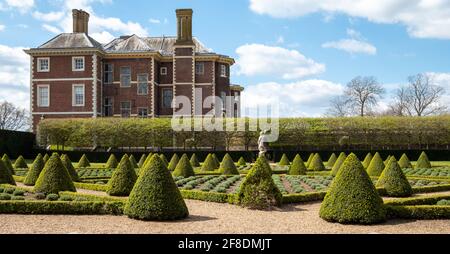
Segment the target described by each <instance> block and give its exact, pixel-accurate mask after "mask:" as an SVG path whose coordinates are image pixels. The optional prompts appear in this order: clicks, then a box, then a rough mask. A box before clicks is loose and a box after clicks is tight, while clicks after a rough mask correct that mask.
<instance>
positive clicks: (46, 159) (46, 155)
mask: <svg viewBox="0 0 450 254" xmlns="http://www.w3.org/2000/svg"><path fill="white" fill-rule="evenodd" d="M42 159H43V160H44V163H47V161H48V159H50V156H48V154H44V158H42Z"/></svg>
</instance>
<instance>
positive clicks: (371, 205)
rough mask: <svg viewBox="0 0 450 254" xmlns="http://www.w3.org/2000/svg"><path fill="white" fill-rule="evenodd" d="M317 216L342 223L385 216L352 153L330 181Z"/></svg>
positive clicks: (373, 221) (375, 193)
mask: <svg viewBox="0 0 450 254" xmlns="http://www.w3.org/2000/svg"><path fill="white" fill-rule="evenodd" d="M319 216H320V217H321V218H322V219H324V220H326V221H330V222H339V223H343V224H374V223H378V222H382V221H384V220H385V219H386V211H385V209H384V206H383V200H382V199H381V197H380V196H379V195H378V192H377V190H376V189H375V186H373V183H372V180H371V179H370V177H369V175H368V174H367V172H366V171H365V170H364V168H363V166H362V164H361V162H359V160H358V158H357V157H356V155H355V154H353V153H352V154H350V155H349V156H348V157H347V158H346V159H345V161H344V163H343V164H342V167H341V169H340V170H339V171H338V173H337V175H336V177H335V178H334V180H333V182H332V183H331V186H330V188H329V189H328V192H327V194H326V195H325V198H324V200H323V202H322V205H321V207H320V212H319Z"/></svg>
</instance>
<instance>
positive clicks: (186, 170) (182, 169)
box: [172, 154, 195, 177]
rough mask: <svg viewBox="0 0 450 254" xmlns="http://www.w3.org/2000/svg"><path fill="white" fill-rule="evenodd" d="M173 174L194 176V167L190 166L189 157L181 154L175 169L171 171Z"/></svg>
mask: <svg viewBox="0 0 450 254" xmlns="http://www.w3.org/2000/svg"><path fill="white" fill-rule="evenodd" d="M172 175H173V176H183V177H190V176H194V175H195V173H194V169H193V168H192V165H191V162H190V161H189V157H188V156H187V154H183V155H182V156H181V159H180V160H179V162H178V164H177V166H176V167H175V170H174V171H173V173H172Z"/></svg>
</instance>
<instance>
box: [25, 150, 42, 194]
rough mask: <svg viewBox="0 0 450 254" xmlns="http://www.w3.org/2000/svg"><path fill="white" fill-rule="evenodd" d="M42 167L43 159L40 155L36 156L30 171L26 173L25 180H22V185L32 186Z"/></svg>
mask: <svg viewBox="0 0 450 254" xmlns="http://www.w3.org/2000/svg"><path fill="white" fill-rule="evenodd" d="M44 165H45V163H44V158H43V157H42V155H41V154H38V155H37V156H36V158H35V159H34V161H33V165H31V169H30V170H29V171H28V173H27V175H26V177H25V179H24V180H23V184H25V185H28V186H33V185H34V184H35V183H36V180H37V179H38V177H39V174H40V173H41V171H42V169H43V168H44Z"/></svg>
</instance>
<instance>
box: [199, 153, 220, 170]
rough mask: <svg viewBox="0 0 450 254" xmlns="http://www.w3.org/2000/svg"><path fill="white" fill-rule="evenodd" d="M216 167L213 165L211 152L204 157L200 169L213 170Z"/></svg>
mask: <svg viewBox="0 0 450 254" xmlns="http://www.w3.org/2000/svg"><path fill="white" fill-rule="evenodd" d="M216 169H217V168H216V166H215V162H214V158H213V157H212V154H208V156H206V159H205V161H204V162H203V164H202V168H201V171H214V170H216Z"/></svg>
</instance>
